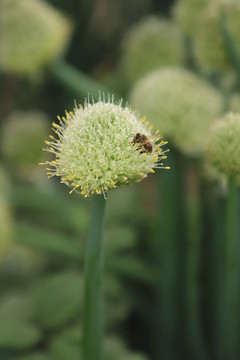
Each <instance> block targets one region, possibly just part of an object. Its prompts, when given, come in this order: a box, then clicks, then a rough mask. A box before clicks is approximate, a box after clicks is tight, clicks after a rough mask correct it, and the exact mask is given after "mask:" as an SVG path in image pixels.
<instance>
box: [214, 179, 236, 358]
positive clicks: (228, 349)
mask: <svg viewBox="0 0 240 360" xmlns="http://www.w3.org/2000/svg"><path fill="white" fill-rule="evenodd" d="M228 187H229V192H228V197H227V202H226V215H225V216H226V222H225V245H224V246H225V252H224V259H223V266H224V274H223V279H222V283H223V286H222V289H221V290H222V291H221V293H220V296H221V299H222V301H221V308H220V311H221V312H220V314H219V316H220V341H219V345H220V348H219V356H220V357H219V359H231V360H237V359H238V357H239V356H238V350H239V349H238V348H239V338H238V336H239V305H240V304H239V288H240V286H239V248H238V243H237V222H238V191H237V186H236V178H230V179H229V183H228Z"/></svg>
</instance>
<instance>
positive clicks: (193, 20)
mask: <svg viewBox="0 0 240 360" xmlns="http://www.w3.org/2000/svg"><path fill="white" fill-rule="evenodd" d="M208 4H209V0H194V1H193V0H178V1H176V3H175V5H174V7H173V16H174V18H175V19H176V22H177V23H178V24H179V26H180V28H181V29H182V30H183V32H184V33H185V34H187V35H190V36H191V35H192V33H193V32H194V31H195V29H196V25H197V24H198V23H199V22H200V14H201V12H202V11H203V10H204V9H205V8H206V6H207V5H208Z"/></svg>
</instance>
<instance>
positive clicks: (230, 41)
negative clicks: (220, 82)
mask: <svg viewBox="0 0 240 360" xmlns="http://www.w3.org/2000/svg"><path fill="white" fill-rule="evenodd" d="M220 26H221V30H222V35H223V39H224V41H225V45H226V47H227V49H228V53H229V55H230V57H231V59H232V63H233V65H234V67H235V71H236V75H237V79H238V83H239V84H240V54H239V52H238V49H237V46H236V43H235V41H234V38H233V36H232V33H231V31H230V29H229V26H228V22H227V19H226V18H225V16H224V15H222V17H221V21H220Z"/></svg>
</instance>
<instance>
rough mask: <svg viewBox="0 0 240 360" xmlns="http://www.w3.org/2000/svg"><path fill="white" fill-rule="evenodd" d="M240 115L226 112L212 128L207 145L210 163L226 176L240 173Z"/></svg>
mask: <svg viewBox="0 0 240 360" xmlns="http://www.w3.org/2000/svg"><path fill="white" fill-rule="evenodd" d="M239 144H240V115H239V114H234V113H228V114H226V115H225V116H224V117H223V118H221V119H220V120H219V121H218V122H216V123H215V126H214V128H213V132H212V137H211V141H210V142H209V146H208V156H209V160H210V161H211V163H212V164H213V165H214V166H215V167H216V168H217V170H218V171H220V172H221V173H222V174H225V175H227V176H228V177H234V176H238V175H239V174H240V146H239Z"/></svg>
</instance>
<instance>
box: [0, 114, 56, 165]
mask: <svg viewBox="0 0 240 360" xmlns="http://www.w3.org/2000/svg"><path fill="white" fill-rule="evenodd" d="M49 127H50V123H49V120H48V118H47V116H46V115H45V114H44V113H41V112H37V111H28V112H23V111H16V112H14V113H12V114H11V115H10V116H9V118H8V119H6V122H5V123H4V126H3V129H2V139H1V150H2V154H3V159H4V161H5V163H6V164H7V165H8V166H9V167H10V168H13V169H14V170H16V171H25V170H29V168H32V167H34V168H36V164H37V163H38V162H39V161H41V160H42V158H43V153H42V144H43V141H44V138H46V136H47V134H48V132H49Z"/></svg>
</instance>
